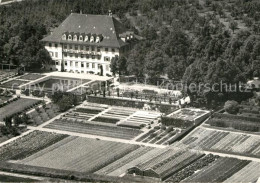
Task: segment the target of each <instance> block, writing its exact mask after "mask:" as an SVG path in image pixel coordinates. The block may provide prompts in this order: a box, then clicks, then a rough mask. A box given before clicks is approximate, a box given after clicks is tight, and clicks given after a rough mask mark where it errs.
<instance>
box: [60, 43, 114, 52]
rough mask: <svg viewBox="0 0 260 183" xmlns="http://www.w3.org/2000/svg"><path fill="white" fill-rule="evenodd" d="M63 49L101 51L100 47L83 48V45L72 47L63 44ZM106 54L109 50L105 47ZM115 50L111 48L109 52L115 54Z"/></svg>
mask: <svg viewBox="0 0 260 183" xmlns="http://www.w3.org/2000/svg"><path fill="white" fill-rule="evenodd" d="M63 49H73V50H82V51H97V52H100V51H101V47H95V46H84V45H72V44H69V45H67V44H64V45H63ZM104 50H105V51H106V52H108V51H109V48H107V47H105V49H104ZM115 51H116V50H115V48H111V52H115Z"/></svg>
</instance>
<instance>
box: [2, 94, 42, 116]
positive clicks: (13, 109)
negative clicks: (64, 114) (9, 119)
mask: <svg viewBox="0 0 260 183" xmlns="http://www.w3.org/2000/svg"><path fill="white" fill-rule="evenodd" d="M37 102H39V100H36V99H28V98H20V99H18V100H16V101H13V102H11V103H10V104H8V105H6V106H4V107H1V108H0V120H3V119H4V117H6V116H10V115H12V114H15V113H17V112H21V111H23V110H24V109H25V108H27V107H28V106H31V105H33V104H35V103H37Z"/></svg>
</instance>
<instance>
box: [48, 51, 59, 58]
mask: <svg viewBox="0 0 260 183" xmlns="http://www.w3.org/2000/svg"><path fill="white" fill-rule="evenodd" d="M49 53H50V55H51V57H54V55H55V57H56V58H58V56H59V54H58V52H52V51H50V52H49Z"/></svg>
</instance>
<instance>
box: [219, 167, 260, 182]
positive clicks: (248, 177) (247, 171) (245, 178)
mask: <svg viewBox="0 0 260 183" xmlns="http://www.w3.org/2000/svg"><path fill="white" fill-rule="evenodd" d="M259 170H260V163H259V162H251V163H249V164H248V165H247V166H245V167H244V168H243V169H241V170H239V171H238V172H237V173H235V174H233V175H232V176H231V177H229V178H228V179H226V180H225V181H224V182H225V183H229V182H230V183H231V182H256V181H257V179H258V178H259V177H260V171H259Z"/></svg>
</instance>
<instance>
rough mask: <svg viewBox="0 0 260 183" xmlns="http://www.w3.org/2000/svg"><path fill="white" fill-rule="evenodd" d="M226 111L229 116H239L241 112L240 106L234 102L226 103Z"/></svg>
mask: <svg viewBox="0 0 260 183" xmlns="http://www.w3.org/2000/svg"><path fill="white" fill-rule="evenodd" d="M224 109H225V111H226V112H227V113H229V114H237V113H238V111H239V104H238V102H236V101H234V100H229V101H227V102H226V103H225V106H224Z"/></svg>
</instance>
